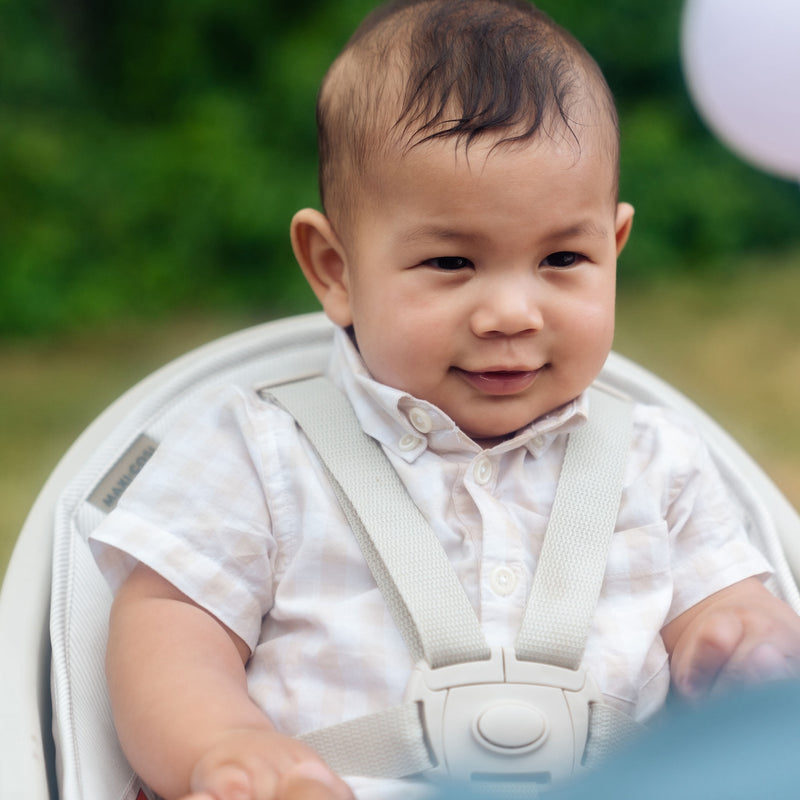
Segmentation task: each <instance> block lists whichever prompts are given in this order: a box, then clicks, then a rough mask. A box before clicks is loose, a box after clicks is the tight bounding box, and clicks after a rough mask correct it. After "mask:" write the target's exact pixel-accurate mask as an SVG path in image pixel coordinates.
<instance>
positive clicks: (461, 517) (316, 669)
mask: <svg viewBox="0 0 800 800" xmlns="http://www.w3.org/2000/svg"><path fill="white" fill-rule="evenodd" d="M330 374H331V377H332V378H333V379H334V381H335V382H336V383H337V384H338V385H339V386H340V387H341V388H342V389H343V390H344V391H345V392H346V394H347V396H348V397H349V399H350V401H351V403H352V404H353V407H354V408H355V411H356V414H357V415H358V418H359V420H360V422H361V425H362V427H363V428H364V430H365V431H366V432H367V433H369V434H370V435H372V436H373V437H374V438H376V439H377V440H378V441H379V442H380V443H381V444H382V445H383V449H384V451H385V452H386V454H387V456H388V457H389V459H390V461H391V463H392V464H393V466H394V468H395V469H396V470H397V472H398V473H399V475H400V477H401V479H402V481H403V483H404V484H405V485H406V487H407V488H408V491H409V492H410V494H411V496H412V498H413V499H414V501H415V502H416V503H417V505H418V506H419V508H420V509H421V510H422V511H423V513H424V515H425V516H426V517H427V519H428V520H429V522H430V524H431V525H432V527H433V529H434V531H435V533H436V535H437V536H438V538H439V539H440V541H441V543H442V545H443V547H444V549H445V551H446V552H447V555H448V557H449V559H450V561H451V563H452V565H453V567H454V569H455V570H456V573H457V574H458V577H459V579H460V580H461V583H462V584H463V586H464V588H465V590H466V592H467V595H468V597H469V599H470V601H471V602H472V605H473V607H474V608H475V611H476V613H477V614H478V617H479V619H480V621H481V625H482V627H483V630H484V633H485V635H486V637H487V640H488V642H489V644H490V645H492V646H495V645H511V644H513V641H514V638H515V636H516V632H517V629H518V626H519V623H520V620H521V616H522V613H523V611H524V607H525V603H526V599H527V596H528V592H529V590H530V587H531V579H532V576H533V573H534V571H535V569H536V561H537V556H538V553H539V549H540V547H541V542H542V537H543V534H544V530H545V526H546V523H547V519H548V516H549V513H550V508H551V505H552V501H553V496H554V493H555V487H556V481H557V477H558V473H559V469H560V465H561V460H562V456H563V453H564V447H565V440H566V436H565V435H564V434H565V433H567V432H568V431H569V430H571V429H573V428H575V427H576V426H578V425H580V424H582V422H583V421H584V420H585V419H586V415H587V413H588V412H589V409H588V401H587V399H586V398H585V397H581V398H578V399H577V400H575V401H573V402H572V403H570V404H568V405H567V406H565V407H563V408H561V409H558V410H557V411H555V412H553V413H552V414H549V415H546V416H545V417H543V418H540V419H539V420H537V421H536V422H534V423H533V424H532V425H530V426H529V427H528V428H526V429H524V430H523V431H521V432H520V433H519V434H518V435H517V436H516V437H514V438H513V439H511V440H509V441H506V442H503V443H502V444H499V445H497V446H496V447H494V448H492V449H490V450H482V449H481V448H480V447H479V446H478V445H476V444H475V443H474V442H473V441H471V440H470V439H469V438H468V437H467V436H465V435H464V434H463V433H462V432H461V431H459V430H458V429H457V428H456V427H455V425H454V424H453V422H452V421H451V420H450V419H449V418H448V417H446V416H445V415H444V414H443V413H442V412H441V411H439V410H438V409H437V408H435V407H434V406H431V405H430V404H428V403H425V402H423V401H420V400H417V399H415V398H413V397H411V396H409V395H407V394H405V393H403V392H400V391H397V390H395V389H391V388H388V387H386V386H383V385H381V384H378V383H376V382H375V381H373V380H372V379H371V378H370V377H369V375H368V374H367V372H366V370H365V367H364V365H363V363H362V361H361V359H360V357H359V356H358V354H357V352H356V351H355V349H354V348H353V347H352V345H351V344H350V342H349V340H348V339H347V337H346V335H344V333H343V332H338V334H337V337H336V342H335V345H334V351H333V354H332V360H331V366H330ZM428 428H430V430H429V432H427V433H422V432H420V429H422V430H428ZM732 508H733V507H732V504H731V503H730V502H729V500H728V497H727V496H726V490H725V488H724V487H723V485H722V483H721V481H720V478H719V477H718V474H717V471H716V469H715V468H714V466H713V464H712V463H711V460H710V457H709V455H708V453H707V451H706V449H705V446H704V445H703V443H702V442H701V441H700V439H699V437H698V436H697V434H696V433H695V432H694V431H693V430H692V429H691V428H690V427H688V426H687V425H686V424H685V423H684V422H683V421H681V420H679V419H676V418H675V417H674V416H673V415H672V414H670V413H668V412H666V411H664V410H662V409H659V408H655V407H649V406H641V405H640V406H636V407H635V410H634V437H633V446H632V448H631V452H630V456H629V460H628V464H627V468H626V474H625V480H624V490H623V496H622V502H621V507H620V512H619V516H618V520H617V529H616V532H615V534H614V536H613V537H612V542H611V546H610V552H609V560H608V568H607V571H606V575H605V581H604V584H603V588H602V592H601V596H600V600H599V603H598V607H597V613H596V617H595V620H594V624H593V628H592V630H591V632H590V635H589V640H588V643H587V648H586V654H585V662H584V663H585V665H586V666H587V667H588V668H589V670H590V671H591V673H592V674H593V675H594V677H595V679H596V681H597V682H598V684H599V686H600V688H601V690H602V692H603V694H604V696H605V698H606V700H607V702H609V703H612V704H613V705H615V706H617V707H618V708H621V709H622V710H624V711H626V712H628V713H629V714H631V715H633V716H635V717H636V718H637V719H640V720H642V719H646V718H647V717H649V716H650V715H651V714H652V713H653V712H655V711H656V710H657V709H658V708H659V707H660V706H661V704H662V703H663V701H664V699H665V696H666V693H667V690H668V687H669V666H668V661H667V653H666V651H665V649H664V645H663V642H662V641H661V637H660V635H659V631H660V630H661V628H662V627H663V626H664V624H665V623H667V622H669V621H670V620H671V619H673V618H674V617H676V616H678V615H679V614H681V613H682V612H683V611H686V610H687V609H688V608H690V607H691V606H692V605H694V604H696V603H697V602H699V601H700V600H702V599H703V598H705V597H706V596H708V595H709V594H711V593H713V592H716V591H718V590H720V589H722V588H724V587H726V586H728V585H730V584H732V583H734V582H736V581H739V580H742V579H743V578H746V577H748V576H751V575H755V574H762V573H766V572H768V571H769V565H768V564H767V563H766V561H765V560H764V558H763V557H762V556H761V555H760V554H759V553H758V552H757V551H756V550H755V549H754V548H753V547H752V546H751V545H750V544H749V543H748V542H747V539H746V536H745V533H744V531H743V528H742V526H741V522H740V520H739V519H738V518H737V516H736V515H735V513H734V511H733V510H732ZM397 535H398V536H402V530H398V533H397ZM92 547H93V550H94V552H95V555H96V557H97V559H98V562H99V564H100V566H101V568H102V569H103V571H104V573H105V574H106V576H107V578H108V580H109V582H110V583H111V585H112V587H113V588H116V587H117V586H119V584H120V583H121V581H122V580H124V578H125V577H126V575H127V574H128V573H129V572H130V570H131V569H132V567H133V565H134V564H135V563H136V561H141V562H143V563H145V564H147V565H149V566H150V567H152V568H153V569H155V570H156V571H158V572H159V573H160V574H162V575H163V576H164V577H165V578H166V579H167V580H169V581H170V582H172V583H173V584H174V585H175V586H177V587H178V588H179V589H180V590H181V591H182V592H184V593H185V594H187V595H188V596H189V597H191V598H192V599H193V600H195V601H196V602H197V603H199V604H200V605H202V606H203V607H205V608H206V609H207V610H208V611H210V612H211V613H212V614H213V615H215V616H216V617H217V618H218V619H220V620H221V621H222V622H224V623H225V624H226V625H227V626H229V627H230V628H231V629H232V630H233V631H235V632H236V633H237V634H238V635H239V636H241V637H242V638H243V639H244V640H245V641H246V642H247V643H248V645H249V646H250V647H251V649H252V650H253V657H252V659H251V661H250V663H249V666H248V680H249V688H250V692H251V694H252V696H253V697H254V698H255V700H256V702H258V703H259V704H260V705H261V707H262V708H263V709H264V710H265V712H267V714H268V715H269V717H270V718H271V719H272V721H273V722H274V723H275V725H276V726H277V727H278V728H279V729H281V730H283V731H285V732H287V733H289V734H300V733H304V732H306V731H311V730H314V729H317V728H320V727H323V726H326V725H330V724H333V723H336V722H340V721H343V720H345V719H349V718H352V717H357V716H360V715H363V714H367V713H371V712H375V711H380V710H382V709H385V708H387V707H389V706H392V705H395V704H398V703H400V702H402V699H403V692H404V689H405V686H406V683H407V680H408V677H409V671H410V669H411V666H412V664H411V662H410V657H409V655H408V652H407V650H406V648H405V645H404V644H403V641H402V639H401V638H400V635H399V633H398V631H397V629H396V628H395V625H394V623H393V621H392V619H391V618H390V616H389V614H388V612H387V610H386V607H385V605H384V603H383V600H382V598H381V596H380V593H379V592H378V590H377V588H376V586H375V583H374V581H373V579H372V577H371V575H370V573H369V570H368V568H367V566H366V564H365V562H364V560H363V558H362V556H361V553H360V551H359V549H358V545H357V544H356V541H355V539H354V537H353V535H352V533H351V531H350V530H349V528H348V525H347V523H346V521H345V519H344V516H343V514H342V512H341V510H340V509H339V507H338V505H337V503H336V501H335V499H334V497H333V494H332V491H331V489H330V487H329V485H328V483H327V482H326V479H325V477H324V476H323V474H322V472H321V468H320V466H319V464H318V462H317V459H316V456H315V455H314V453H313V451H312V448H311V447H310V445H309V444H308V442H307V441H306V440H305V438H304V437H303V435H302V434H301V433H300V432H299V431H298V429H297V428H296V426H295V424H294V421H293V420H292V419H291V418H290V417H289V416H288V415H287V414H286V413H285V412H284V411H282V410H280V409H278V408H277V407H275V406H274V405H272V404H270V403H268V402H265V401H263V400H262V399H260V398H259V396H258V395H257V393H256V392H254V391H243V390H241V389H236V388H228V389H225V390H223V391H216V392H214V393H213V394H212V395H210V396H209V397H206V398H205V399H204V401H203V402H202V403H200V404H199V405H198V406H197V407H196V408H195V409H194V412H193V413H192V414H186V415H185V416H184V418H183V419H182V420H181V421H180V422H179V423H178V424H177V425H176V426H175V429H174V430H173V431H171V433H170V435H169V436H168V437H167V438H166V440H165V441H164V442H163V443H162V444H161V445H160V447H159V448H158V450H157V451H156V454H155V455H154V456H153V458H152V459H151V460H150V462H149V464H148V465H147V467H146V468H145V469H144V470H143V471H142V473H141V474H140V475H139V477H137V479H136V481H135V483H134V484H133V485H132V486H131V488H130V489H129V490H128V491H127V492H126V494H125V495H124V496H123V498H122V500H121V501H120V504H119V506H118V508H117V509H116V510H115V511H113V512H112V513H111V514H110V516H109V517H108V518H107V520H106V521H105V522H104V523H103V524H102V525H101V526H100V528H99V529H98V530H97V531H96V532H95V533H94V534H93V536H92ZM354 786H355V784H354ZM366 794H368V792H367V793H366ZM362 796H364V795H362ZM380 796H381V797H386V796H388V794H387V793H386V792H382V793H381V794H380Z"/></svg>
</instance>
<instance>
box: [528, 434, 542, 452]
mask: <svg viewBox="0 0 800 800" xmlns="http://www.w3.org/2000/svg"><path fill="white" fill-rule="evenodd" d="M531 444H532V445H533V449H534V450H541V449H542V448H543V447H544V436H534V437H533V439H532V440H531Z"/></svg>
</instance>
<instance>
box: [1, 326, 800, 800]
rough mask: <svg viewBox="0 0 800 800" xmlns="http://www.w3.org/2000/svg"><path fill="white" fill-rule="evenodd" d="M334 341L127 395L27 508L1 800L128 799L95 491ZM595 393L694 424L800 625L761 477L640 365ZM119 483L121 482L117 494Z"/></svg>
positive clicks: (275, 336) (6, 615)
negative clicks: (112, 706)
mask: <svg viewBox="0 0 800 800" xmlns="http://www.w3.org/2000/svg"><path fill="white" fill-rule="evenodd" d="M332 332H333V328H332V325H331V323H330V322H328V321H327V319H326V318H325V317H324V315H323V314H321V313H313V314H306V315H300V316H296V317H289V318H286V319H282V320H277V321H274V322H268V323H264V324H262V325H258V326H256V327H254V328H249V329H247V330H244V331H240V332H238V333H234V334H231V335H229V336H225V337H223V338H221V339H218V340H216V341H214V342H211V343H210V344H207V345H204V346H202V347H200V348H198V349H196V350H194V351H192V352H190V353H188V354H186V355H185V356H182V357H181V358H178V359H176V360H175V361H173V362H171V363H170V364H168V365H166V366H165V367H162V368H161V369H160V370H157V371H156V372H154V373H153V374H152V375H150V376H149V377H147V378H145V379H144V380H143V381H141V382H140V383H139V384H137V385H136V386H134V387H133V388H132V389H130V390H129V391H128V392H126V393H125V394H124V395H122V397H120V398H119V399H118V400H117V401H116V402H114V403H113V404H112V405H111V406H109V407H108V408H107V409H106V410H105V411H104V412H103V413H102V414H101V415H100V416H99V417H98V418H97V419H96V420H95V421H94V422H93V423H92V424H91V425H90V426H89V427H88V428H87V430H86V431H85V432H84V433H83V434H82V435H81V436H80V437H79V438H78V439H77V440H76V442H75V443H74V444H73V446H72V447H71V448H70V449H69V450H68V451H67V453H66V454H65V455H64V457H63V458H62V460H61V461H60V462H59V464H58V466H57V467H56V468H55V470H54V471H53V473H52V474H51V476H50V478H49V479H48V481H47V483H46V484H45V486H44V487H43V489H42V490H41V492H40V494H39V496H38V498H37V499H36V502H35V503H34V505H33V507H32V508H31V511H30V513H29V515H28V518H27V520H26V522H25V524H24V526H23V528H22V531H21V533H20V536H19V540H18V542H17V544H16V547H15V549H14V552H13V555H12V558H11V561H10V563H9V566H8V570H7V572H6V576H5V579H4V582H3V586H2V591H1V592H0V798H9V800H10V799H11V798H25V800H48V799H49V800H57V799H58V798H60V800H72V799H73V798H86V800H123V798H127V797H134V796H135V794H134V795H132V794H131V791H132V790H131V787H132V785H133V784H132V783H131V781H130V779H131V777H132V773H131V772H130V769H129V767H128V766H127V764H126V763H125V761H124V759H123V758H122V755H121V752H120V751H119V747H118V745H117V743H116V737H115V734H114V730H113V725H112V723H111V720H110V714H109V708H108V699H107V696H106V692H105V684H104V680H103V651H104V644H105V626H106V619H107V612H108V607H109V605H110V601H111V597H110V592H109V591H108V589H107V587H106V585H105V582H104V581H103V579H102V577H101V576H100V573H99V571H98V570H97V569H96V567H95V566H94V562H93V561H92V559H91V555H90V554H89V550H88V546H87V544H86V540H85V536H86V532H87V531H88V530H90V529H91V527H92V526H93V525H94V524H96V523H97V521H99V519H101V518H102V516H103V511H101V510H100V507H102V504H103V500H104V496H103V491H99V487H101V488H102V487H105V491H106V496H108V486H109V485H110V486H111V487H112V490H113V489H114V486H115V485H116V486H117V487H118V488H119V491H121V490H122V489H124V484H125V482H126V481H127V480H129V479H130V477H131V476H132V475H133V474H134V473H135V470H136V469H138V467H136V466H135V465H136V464H137V463H138V462H137V460H136V459H137V458H138V459H139V461H141V456H138V457H137V455H136V449H135V448H136V445H137V442H139V441H140V439H139V437H140V436H141V434H146V435H147V436H148V437H149V439H152V440H154V441H155V442H157V441H159V440H160V438H161V436H162V435H163V433H164V432H165V431H166V429H167V428H168V427H169V424H170V420H171V419H172V418H173V417H174V415H175V414H180V413H181V411H182V409H184V408H185V407H186V403H187V402H189V401H190V400H191V399H192V398H193V397H194V396H195V395H196V393H197V392H199V391H201V390H203V389H204V388H206V387H208V386H210V385H213V384H220V383H225V382H235V383H240V384H242V385H244V386H254V385H259V386H264V385H268V384H269V383H270V382H281V381H285V380H287V379H291V378H300V377H306V376H310V375H314V374H319V373H320V372H322V371H323V370H324V368H325V365H326V362H327V356H328V351H329V348H330V342H331V337H332ZM598 383H601V384H603V385H604V386H605V387H606V388H610V389H611V390H612V391H614V392H616V393H618V394H621V395H623V396H626V397H630V398H632V399H634V400H637V401H641V402H646V403H654V404H657V405H666V406H669V407H672V408H675V409H677V410H679V411H681V412H682V413H684V414H685V415H686V416H688V417H689V418H691V419H692V420H694V422H695V424H696V425H697V426H698V428H699V429H700V430H701V433H702V434H703V436H704V437H705V439H706V441H707V442H708V445H709V447H710V449H711V452H712V455H713V457H714V459H715V461H716V463H717V465H718V466H719V469H720V471H721V473H722V475H723V477H724V479H725V481H726V483H727V484H728V486H729V487H730V490H731V497H732V502H733V503H735V504H736V505H738V507H739V508H740V510H741V513H742V514H743V516H744V518H745V521H746V524H747V527H748V529H749V532H750V534H751V536H752V538H753V539H754V541H755V542H756V543H757V544H758V545H759V546H760V548H761V549H762V550H763V551H764V553H765V554H766V555H767V557H768V558H769V559H770V561H771V562H772V563H773V565H774V567H775V576H774V578H773V579H772V581H771V584H770V588H771V589H772V590H773V591H775V592H776V593H777V594H779V595H780V596H782V597H784V599H786V600H787V602H789V603H790V604H791V605H792V606H793V607H794V608H795V609H796V610H797V611H798V612H800V594H798V590H797V582H798V577H800V516H798V514H797V512H796V511H795V509H794V508H793V507H792V506H791V504H790V503H789V502H788V501H787V500H786V499H785V498H784V496H783V495H782V494H781V492H780V491H779V490H778V489H777V487H776V486H775V485H774V483H773V482H772V481H771V480H770V479H769V477H767V475H766V474H765V473H764V472H763V471H762V470H761V468H760V467H759V466H758V465H757V464H756V463H755V462H754V461H753V460H752V458H751V457H750V456H749V455H748V454H747V453H746V452H745V451H744V450H743V449H742V448H741V447H740V446H739V445H738V444H737V443H736V442H735V441H734V440H733V439H732V438H731V436H730V435H728V434H727V433H726V432H725V431H724V430H723V429H722V428H721V427H720V426H719V425H718V424H717V423H716V422H714V420H712V419H711V418H710V417H709V416H708V415H707V414H705V413H704V412H703V411H702V410H700V409H699V408H698V407H697V406H696V405H695V404H694V403H693V402H692V401H690V400H689V399H688V398H686V397H685V396H684V395H683V394H681V393H680V392H679V391H677V390H676V389H675V388H673V387H672V386H670V385H669V384H667V383H665V382H664V381H662V380H661V379H660V378H658V377H656V376H655V375H653V374H652V373H650V372H649V371H647V370H646V369H644V368H642V367H641V366H638V365H636V364H634V363H633V362H631V361H629V360H628V359H626V358H624V357H622V356H620V355H619V354H617V353H611V355H610V356H609V358H608V361H607V363H606V365H605V367H604V369H603V371H602V373H601V375H600V377H599V378H598ZM149 439H148V441H149ZM132 448H133V449H132ZM126 459H127V460H126ZM120 468H121V469H122V472H120V471H119V470H120ZM115 469H116V470H117V471H116V472H115V471H114V470H115ZM126 469H127V472H126ZM120 474H121V475H123V478H122V479H121V480H122V482H121V483H120V482H119V481H117V483H116V484H115V483H114V478H115V477H116V476H118V475H120ZM126 475H127V477H125V476H126ZM109 476H111V477H110V478H109ZM104 479H105V481H106V482H105V483H104V482H103V481H104ZM109 480H111V483H110V484H109V483H108V481H109ZM112 494H113V491H112ZM90 498H91V500H90ZM109 502H113V498H112V500H111V501H109ZM51 698H52V699H51ZM53 731H55V735H54V733H53ZM56 741H57V742H58V744H57V746H56V744H55V743H56Z"/></svg>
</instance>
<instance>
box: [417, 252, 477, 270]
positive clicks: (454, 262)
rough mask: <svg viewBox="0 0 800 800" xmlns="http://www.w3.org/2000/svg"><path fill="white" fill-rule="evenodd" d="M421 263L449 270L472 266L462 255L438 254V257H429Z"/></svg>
mask: <svg viewBox="0 0 800 800" xmlns="http://www.w3.org/2000/svg"><path fill="white" fill-rule="evenodd" d="M423 263H424V264H426V265H428V266H429V267H433V268H434V269H442V270H446V271H451V272H452V271H455V270H459V269H469V268H470V267H472V266H473V264H472V262H471V261H470V260H469V259H468V258H464V257H463V256H440V257H439V258H429V259H428V260H427V261H424V262H423Z"/></svg>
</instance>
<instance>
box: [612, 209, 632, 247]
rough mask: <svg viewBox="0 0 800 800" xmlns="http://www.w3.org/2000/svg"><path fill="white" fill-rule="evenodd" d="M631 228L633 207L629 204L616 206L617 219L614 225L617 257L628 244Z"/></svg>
mask: <svg viewBox="0 0 800 800" xmlns="http://www.w3.org/2000/svg"><path fill="white" fill-rule="evenodd" d="M632 227H633V206H632V205H631V204H630V203H618V204H617V217H616V220H615V223H614V228H615V231H616V238H617V256H619V254H620V253H621V252H622V250H623V248H624V247H625V245H626V244H627V242H628V237H629V236H630V235H631V228H632Z"/></svg>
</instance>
